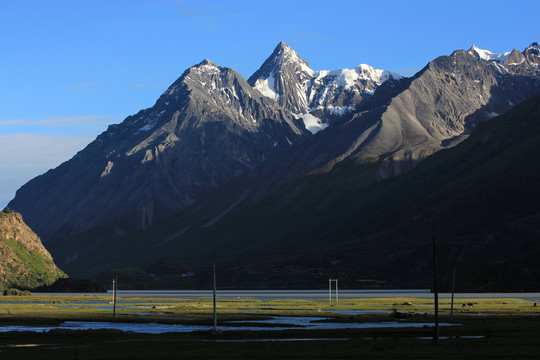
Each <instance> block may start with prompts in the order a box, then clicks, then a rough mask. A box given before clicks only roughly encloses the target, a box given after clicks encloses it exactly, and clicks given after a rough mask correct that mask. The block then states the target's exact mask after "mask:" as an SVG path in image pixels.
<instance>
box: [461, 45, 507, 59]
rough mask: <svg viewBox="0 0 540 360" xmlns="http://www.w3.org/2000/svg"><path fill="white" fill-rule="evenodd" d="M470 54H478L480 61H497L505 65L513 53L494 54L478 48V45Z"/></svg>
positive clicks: (471, 49)
mask: <svg viewBox="0 0 540 360" xmlns="http://www.w3.org/2000/svg"><path fill="white" fill-rule="evenodd" d="M468 53H469V54H471V55H474V54H477V55H478V57H480V59H483V60H486V61H497V62H499V63H503V62H504V60H505V59H506V58H507V57H508V56H510V54H511V52H510V51H508V52H504V53H502V54H494V53H492V52H491V51H489V50H483V49H480V48H478V47H477V46H476V45H473V46H472V47H471V48H470V49H469V51H468Z"/></svg>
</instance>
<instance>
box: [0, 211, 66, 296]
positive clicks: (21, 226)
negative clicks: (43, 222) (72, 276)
mask: <svg viewBox="0 0 540 360" xmlns="http://www.w3.org/2000/svg"><path fill="white" fill-rule="evenodd" d="M63 277H66V276H65V274H64V273H63V272H62V271H61V270H60V269H59V268H58V267H56V265H55V264H54V262H53V259H52V257H51V254H49V252H48V251H47V250H46V249H45V247H43V244H42V243H41V240H40V239H39V237H38V236H37V235H36V234H35V233H34V232H33V231H32V230H31V229H30V228H29V227H28V226H27V225H26V224H25V222H24V221H23V218H22V216H21V214H19V213H16V212H13V211H10V210H4V211H2V212H0V290H4V289H8V288H11V287H17V288H25V289H32V288H37V287H40V286H44V285H51V284H52V283H54V282H55V281H56V280H58V279H60V278H63Z"/></svg>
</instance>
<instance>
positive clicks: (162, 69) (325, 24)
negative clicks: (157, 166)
mask: <svg viewBox="0 0 540 360" xmlns="http://www.w3.org/2000/svg"><path fill="white" fill-rule="evenodd" d="M0 5H1V7H0V9H1V11H0V79H1V80H0V154H2V155H1V156H0V207H1V208H3V207H4V206H5V205H6V204H7V203H8V202H9V200H11V199H12V198H13V196H14V194H15V191H16V189H18V188H19V187H20V186H22V185H23V184H24V183H25V182H27V181H28V180H30V179H31V178H33V177H35V176H37V175H39V174H42V173H43V172H45V171H47V170H48V169H50V168H53V167H56V166H58V165H59V164H60V163H61V162H63V161H66V160H68V159H69V158H70V157H71V156H73V155H74V154H75V153H76V152H77V151H78V150H81V149H82V148H84V146H85V145H86V144H88V143H89V142H90V141H92V140H93V139H94V138H95V137H96V136H97V135H98V134H99V133H100V132H102V131H104V130H105V129H106V128H107V126H108V125H109V124H112V123H119V122H121V121H122V120H123V119H124V118H125V117H127V116H128V115H131V114H134V113H136V112H137V111H139V110H140V109H143V108H147V107H150V106H152V105H153V104H154V102H155V101H156V99H157V98H158V97H159V95H160V94H161V93H162V92H163V91H165V89H166V88H167V87H168V86H169V85H170V84H171V83H172V82H174V80H176V79H177V78H178V77H179V76H180V75H181V74H182V73H183V71H184V70H185V69H186V68H188V67H189V66H191V65H194V64H197V63H199V62H200V61H201V60H203V59H205V58H209V59H210V60H212V61H214V62H216V63H217V64H219V65H221V66H226V67H231V68H233V69H234V70H236V71H238V72H239V73H240V74H241V75H243V76H244V77H246V78H247V77H249V76H250V75H251V74H252V73H253V72H255V71H256V70H257V68H258V67H259V66H260V65H261V64H262V63H263V62H264V60H265V59H266V58H267V57H268V56H269V55H270V54H271V52H272V50H273V49H274V47H275V46H276V45H277V44H278V43H279V42H280V41H284V42H286V43H287V44H288V45H290V46H291V47H292V48H293V49H295V50H296V51H297V52H298V53H299V54H300V56H301V57H302V58H303V59H305V60H306V61H308V62H309V63H310V66H311V68H312V69H314V70H323V69H324V70H332V69H338V68H352V67H355V66H356V65H358V64H360V63H365V64H369V65H371V66H374V67H376V68H379V69H386V70H391V71H394V72H398V73H401V74H404V75H411V74H413V73H414V72H415V71H417V70H419V69H421V68H422V67H424V66H425V65H426V64H427V63H428V62H429V61H431V60H433V59H434V58H436V57H437V56H440V55H449V54H450V53H452V51H453V50H455V49H468V48H469V47H470V46H471V45H473V44H475V45H477V46H478V47H480V48H482V49H489V50H491V51H493V52H495V53H500V52H505V51H511V50H512V49H513V48H516V49H518V50H523V49H524V48H525V47H526V46H528V45H529V44H530V43H532V42H533V41H537V42H540V26H538V21H537V19H536V17H537V14H539V13H540V1H532V0H531V1H528V0H527V1H526V0H522V1H512V2H509V1H495V0H490V1H479V0H477V1H475V0H468V1H437V0H429V1H420V0H418V1H415V0H410V1H407V0H402V1H384V0H379V1H358V0H356V1H335V2H329V1H317V0H311V1H303V0H287V1H282V0H273V1H239V0H237V1H234V0H228V1H204V2H203V1H190V0H184V1H182V0H177V1H174V0H106V1H102V0H70V1H68V0H63V1H62V0H47V1H44V0H33V1H26V0H17V1H13V0H0Z"/></svg>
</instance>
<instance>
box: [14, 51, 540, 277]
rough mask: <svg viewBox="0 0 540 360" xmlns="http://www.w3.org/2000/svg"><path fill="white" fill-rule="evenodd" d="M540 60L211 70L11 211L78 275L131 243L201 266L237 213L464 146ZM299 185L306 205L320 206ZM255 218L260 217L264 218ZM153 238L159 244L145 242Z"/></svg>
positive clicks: (538, 84)
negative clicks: (412, 68) (407, 74)
mask: <svg viewBox="0 0 540 360" xmlns="http://www.w3.org/2000/svg"><path fill="white" fill-rule="evenodd" d="M538 49H539V48H538V45H537V44H536V43H533V44H532V45H531V46H529V47H528V48H527V49H525V50H524V51H523V52H519V51H517V50H514V51H513V52H511V53H508V54H492V53H490V52H489V51H486V50H481V49H478V48H476V47H473V48H471V49H470V50H469V51H467V52H466V51H462V50H457V51H455V52H454V53H453V54H452V55H450V56H441V57H439V58H437V59H435V60H433V61H432V62H430V63H429V64H428V65H427V66H426V67H425V68H424V69H422V70H421V71H420V72H419V73H417V74H416V75H415V76H414V77H412V78H402V77H400V76H399V75H396V74H392V73H389V72H387V71H384V70H377V69H374V68H372V67H370V66H368V65H359V66H357V67H356V68H354V69H340V70H333V71H314V70H312V69H310V68H309V65H308V63H307V62H305V61H304V60H302V59H301V58H300V56H299V55H298V54H297V53H296V52H295V51H294V50H292V49H291V48H290V47H288V46H287V45H286V44H284V43H280V44H279V45H278V46H277V48H276V49H275V50H274V52H273V53H272V55H271V56H270V57H269V58H268V59H267V60H266V61H265V62H264V64H263V65H262V66H261V68H260V69H259V70H257V72H255V73H254V74H253V76H251V77H250V78H249V80H248V81H246V80H244V79H243V78H242V77H241V76H240V75H239V74H238V73H236V72H234V71H233V70H231V69H227V68H222V67H219V66H218V65H216V64H214V63H212V62H211V61H209V60H205V61H203V62H201V63H200V64H198V65H196V66H193V67H191V68H189V69H188V70H186V72H185V73H184V74H183V75H182V76H181V77H180V78H179V79H178V80H177V81H176V82H175V83H174V84H173V85H171V87H170V88H169V89H167V91H166V92H165V93H164V94H163V95H162V96H161V97H160V98H159V99H158V100H157V102H156V104H155V105H154V106H153V107H151V108H149V109H145V110H142V111H140V112H139V113H137V114H135V115H133V116H130V117H128V118H126V119H125V120H124V121H123V122H122V123H121V124H118V125H111V126H110V127H109V129H108V130H107V131H105V132H104V133H102V134H101V135H99V136H98V137H97V138H96V140H95V141H94V142H92V143H91V144H89V145H88V146H87V147H86V148H85V149H83V150H82V151H80V152H79V153H78V154H77V155H76V156H75V157H73V158H72V159H71V160H69V161H67V162H65V163H64V164H62V165H60V166H59V167H58V168H56V169H53V170H50V171H49V172H47V173H46V174H44V175H41V176H39V177H37V178H35V179H33V180H31V181H30V182H28V183H27V184H25V185H24V186H23V187H22V188H21V189H19V191H18V192H17V195H16V197H15V199H13V201H12V202H10V204H9V206H10V207H11V208H13V209H16V210H17V211H20V212H21V213H23V215H24V216H25V218H26V219H27V220H28V222H29V224H31V226H32V227H33V228H34V229H35V230H36V231H37V232H38V234H40V236H41V237H42V238H43V239H44V243H45V244H46V246H47V247H48V248H49V249H50V250H51V252H52V253H53V255H54V256H55V258H57V261H59V262H60V263H61V264H66V265H67V264H70V266H72V269H77V267H78V266H79V265H77V264H78V262H77V261H78V260H77V259H82V258H84V259H85V260H84V261H85V263H88V262H91V261H92V256H91V254H95V253H96V252H102V251H104V250H105V249H107V248H110V247H118V248H125V247H126V246H128V245H129V244H130V241H132V242H133V243H132V244H131V245H132V246H133V248H136V249H137V250H136V251H135V250H133V251H132V252H130V253H131V255H132V256H133V258H141V256H142V257H144V256H145V255H147V254H150V253H153V254H154V255H153V256H156V257H160V256H163V251H162V248H163V246H165V245H164V244H166V246H165V247H170V248H171V249H172V250H171V251H172V254H173V257H177V258H179V257H181V256H182V253H183V252H185V253H193V254H194V253H197V254H198V255H200V256H207V255H206V254H205V251H204V249H203V247H202V245H201V244H204V243H205V241H206V240H204V238H203V239H202V240H201V239H199V238H197V240H195V239H196V238H195V237H194V235H193V234H197V233H198V231H203V232H205V231H208V229H212V228H213V227H216V228H217V227H219V225H220V223H221V222H222V221H225V219H226V218H227V216H229V215H230V214H232V213H234V211H235V209H236V208H237V207H239V208H242V206H247V205H249V206H253V205H257V206H258V205H260V204H263V205H264V204H266V203H267V199H269V198H273V197H276V196H280V197H282V198H283V200H280V201H281V202H282V203H284V204H285V203H287V200H286V199H287V198H289V197H290V196H291V193H284V192H283V190H282V189H284V188H289V186H293V185H294V184H303V181H300V182H299V183H298V182H294V181H295V179H301V177H302V176H304V175H306V174H311V175H310V176H309V177H308V178H310V179H320V181H322V182H326V181H330V180H328V179H332V176H333V175H335V174H338V175H339V174H344V173H346V174H347V176H348V179H347V181H346V183H345V184H342V183H339V184H336V186H339V187H341V186H345V187H353V188H357V187H364V186H367V185H369V184H372V183H374V182H376V181H379V180H381V179H386V178H389V177H393V176H396V175H399V174H401V173H404V172H406V171H408V170H410V169H412V168H413V167H414V166H415V165H416V164H417V163H418V162H419V161H421V160H423V159H425V158H426V157H427V156H429V155H431V154H433V153H435V152H437V151H439V150H441V149H444V148H448V147H452V146H455V145H456V144H458V143H460V142H461V141H463V140H464V139H465V138H467V136H469V134H470V132H471V130H472V129H474V127H475V126H476V125H477V124H478V123H479V122H483V121H488V120H489V119H491V118H492V117H495V116H497V115H498V114H502V113H504V112H506V111H507V110H509V109H511V108H512V107H513V106H515V105H516V104H518V103H520V102H521V101H523V100H524V99H526V98H528V97H529V96H531V95H532V94H534V93H536V92H538V91H540V70H539V57H538ZM325 174H326V175H328V176H329V177H328V178H327V177H326V175H325ZM298 186H300V187H295V186H293V188H291V189H294V191H295V192H294V193H293V194H300V193H301V194H304V197H303V198H302V199H300V200H299V201H301V202H306V203H319V202H322V203H325V201H326V200H325V199H320V198H317V199H310V197H311V195H310V192H309V191H307V190H306V189H305V188H303V187H302V186H303V185H302V186H301V185H298ZM310 186H315V185H310ZM317 186H318V185H317ZM317 186H315V187H317ZM280 189H281V190H280ZM321 196H322V195H321ZM263 205H260V206H263ZM388 206H391V205H388ZM256 209H257V211H258V212H259V213H257V212H254V213H253V214H252V215H253V216H255V217H258V215H257V214H260V216H264V214H265V211H266V210H265V208H264V206H263V207H257V208H256ZM268 211H270V212H272V211H274V210H272V209H269V210H268ZM281 211H282V212H283V213H284V214H287V212H288V211H289V209H288V208H282V209H281ZM171 216H172V217H171ZM167 218H169V220H166V219H167ZM291 224H294V221H291V223H290V224H289V225H291ZM289 225H288V226H289ZM342 225H343V226H344V227H346V224H342ZM236 226H239V225H238V224H237V225H236ZM291 226H293V225H291ZM302 226H303V227H306V226H307V227H309V226H310V225H309V224H303V225H302ZM146 229H149V230H147V231H149V232H143V233H141V234H151V236H146V235H144V236H143V235H140V234H138V233H139V232H140V231H142V230H146ZM202 229H204V230H202ZM238 230H239V229H238V228H234V227H233V228H228V230H224V229H222V230H220V233H219V234H220V235H219V236H218V237H219V238H222V239H228V238H229V237H230V235H231V234H234V233H236V232H238ZM306 231H308V232H309V229H307V230H306ZM214 235H215V234H214ZM138 236H143V237H144V240H134V237H135V238H137V239H139V238H138ZM226 241H228V240H223V242H222V244H223V248H222V249H221V250H220V251H227V249H228V246H227V243H226ZM268 241H269V242H272V241H274V240H272V239H268ZM291 241H299V242H300V243H303V242H304V240H301V241H300V240H298V239H296V240H293V239H291ZM135 244H136V245H135ZM259 245H260V246H262V248H263V247H264V246H267V245H268V244H266V245H264V246H263V244H259ZM259 245H258V246H259ZM180 249H182V250H180ZM234 252H235V253H238V254H240V253H242V252H243V250H242V249H238V248H236V249H235V250H234ZM134 263H136V262H134ZM100 266H101V265H100Z"/></svg>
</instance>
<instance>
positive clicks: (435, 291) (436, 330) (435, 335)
mask: <svg viewBox="0 0 540 360" xmlns="http://www.w3.org/2000/svg"><path fill="white" fill-rule="evenodd" d="M433 295H434V301H435V328H434V329H433V342H434V343H435V344H437V343H438V342H439V289H438V286H437V242H436V240H435V232H434V233H433Z"/></svg>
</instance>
